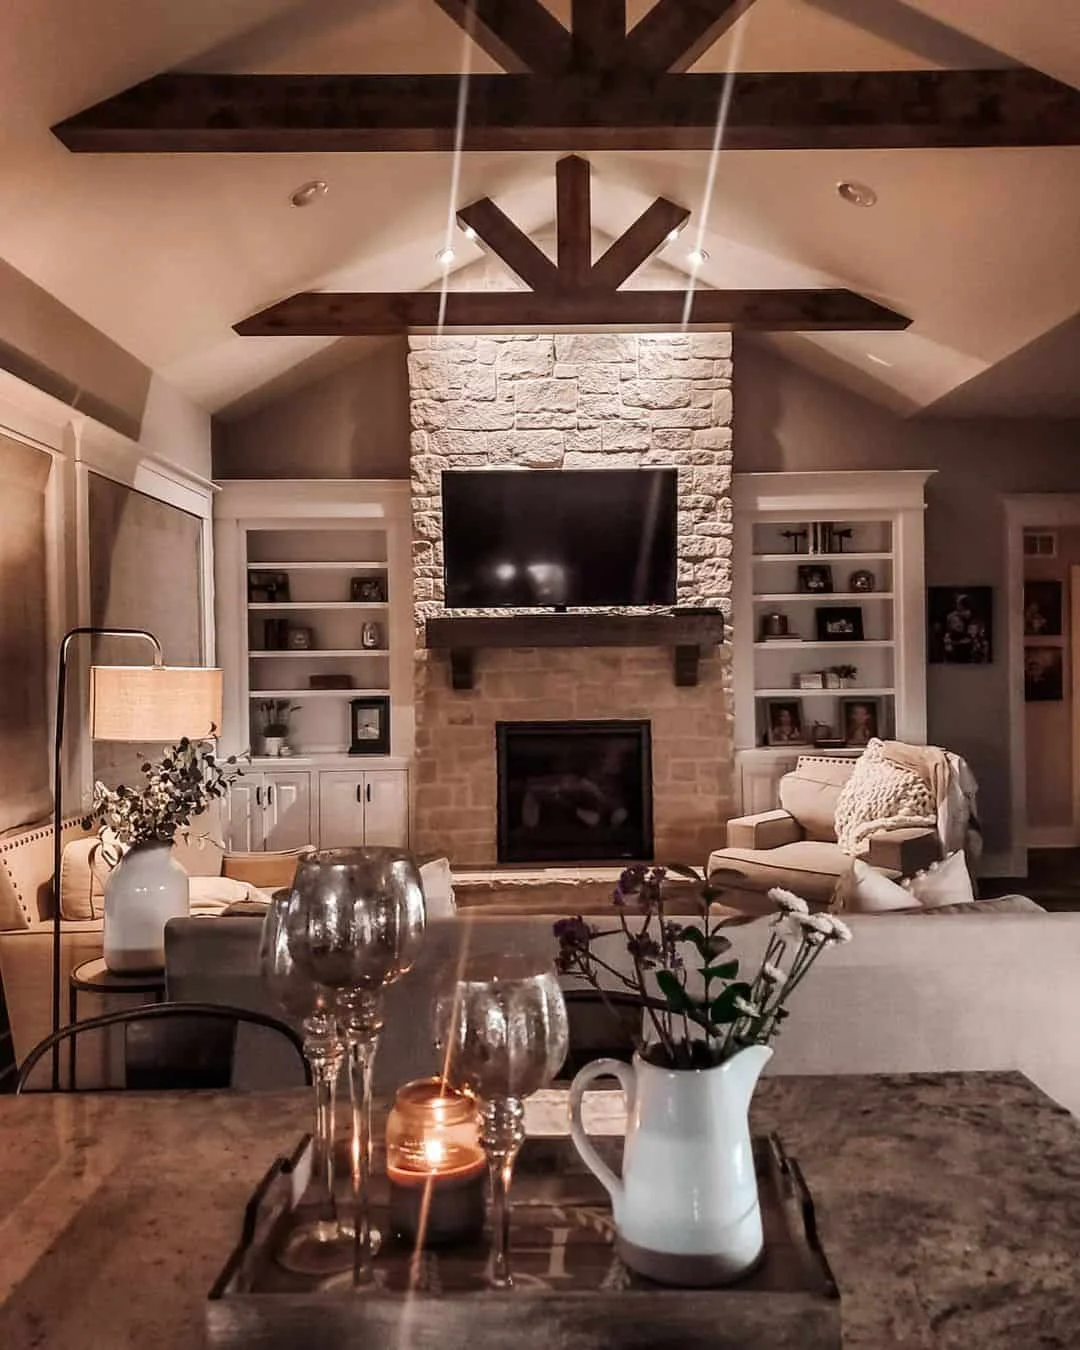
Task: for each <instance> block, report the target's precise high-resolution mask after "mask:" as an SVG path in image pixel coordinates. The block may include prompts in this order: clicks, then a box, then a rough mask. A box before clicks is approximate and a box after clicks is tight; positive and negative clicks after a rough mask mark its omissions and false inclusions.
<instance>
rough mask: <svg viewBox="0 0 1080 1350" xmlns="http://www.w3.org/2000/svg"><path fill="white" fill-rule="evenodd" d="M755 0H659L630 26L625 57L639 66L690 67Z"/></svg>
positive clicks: (627, 60)
mask: <svg viewBox="0 0 1080 1350" xmlns="http://www.w3.org/2000/svg"><path fill="white" fill-rule="evenodd" d="M752 4H753V0H657V3H656V4H655V5H654V6H653V7H652V9H650V10H649V12H648V13H647V14H645V15H643V16H642V18H641V19H640V20H639V21H638V22H637V23H636V24H635V25H634V27H633V28H632V29H631V30H630V34H629V37H628V38H627V41H626V50H625V60H626V62H627V64H628V65H632V66H634V67H636V68H637V69H638V70H655V71H661V70H676V71H678V70H688V69H689V68H690V66H692V65H693V64H694V62H695V61H696V60H697V59H698V58H699V57H700V56H703V55H704V54H705V52H707V51H708V50H709V48H710V47H711V46H712V45H713V43H714V42H716V41H717V39H718V38H721V37H723V35H724V34H725V33H726V32H727V31H728V29H729V28H730V27H731V26H732V25H733V24H734V23H735V21H736V19H738V18H739V17H740V16H741V15H743V14H744V13H745V12H746V11H747V10H748V9H749V8H750V6H751V5H752Z"/></svg>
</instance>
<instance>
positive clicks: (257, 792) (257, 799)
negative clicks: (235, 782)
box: [255, 787, 262, 806]
mask: <svg viewBox="0 0 1080 1350" xmlns="http://www.w3.org/2000/svg"><path fill="white" fill-rule="evenodd" d="M255 805H256V806H262V788H261V787H257V788H256V789H255Z"/></svg>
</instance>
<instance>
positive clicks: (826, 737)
mask: <svg viewBox="0 0 1080 1350" xmlns="http://www.w3.org/2000/svg"><path fill="white" fill-rule="evenodd" d="M811 737H812V739H813V742H814V746H815V748H816V749H818V750H840V749H842V748H843V746H844V739H843V737H842V736H837V734H836V728H835V727H832V726H830V725H829V724H828V723H827V722H815V723H814V725H813V727H812V729H811Z"/></svg>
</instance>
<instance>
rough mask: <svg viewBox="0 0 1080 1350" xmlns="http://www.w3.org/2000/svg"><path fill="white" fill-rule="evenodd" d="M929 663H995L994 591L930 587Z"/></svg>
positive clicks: (971, 587)
mask: <svg viewBox="0 0 1080 1350" xmlns="http://www.w3.org/2000/svg"><path fill="white" fill-rule="evenodd" d="M926 622H927V629H928V632H927V659H928V660H929V661H931V662H933V663H934V664H938V665H942V664H944V665H951V666H986V665H989V664H990V663H991V662H992V661H993V659H994V588H993V587H992V586H928V587H927V591H926Z"/></svg>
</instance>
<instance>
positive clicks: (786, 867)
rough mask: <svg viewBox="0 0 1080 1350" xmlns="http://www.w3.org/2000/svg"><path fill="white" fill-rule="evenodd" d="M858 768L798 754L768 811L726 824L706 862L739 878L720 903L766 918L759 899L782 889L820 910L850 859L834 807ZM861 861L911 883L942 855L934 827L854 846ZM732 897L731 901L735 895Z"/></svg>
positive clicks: (895, 831) (883, 834) (890, 832)
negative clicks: (720, 843) (723, 837)
mask: <svg viewBox="0 0 1080 1350" xmlns="http://www.w3.org/2000/svg"><path fill="white" fill-rule="evenodd" d="M857 762H858V761H857V760H856V759H838V758H829V757H826V756H818V755H802V756H800V758H799V760H798V763H797V764H796V766H795V768H794V770H793V771H792V772H791V773H789V774H785V775H784V777H783V778H782V779H781V780H780V789H779V798H780V805H779V808H778V809H777V810H775V811H764V812H761V813H759V814H758V815H753V816H741V817H739V818H737V819H735V820H730V821H729V822H728V827H727V846H726V847H725V848H722V849H717V850H716V851H715V852H714V853H712V854H711V855H710V856H709V860H708V869H709V871H710V872H714V871H717V870H723V871H725V872H727V873H729V874H730V873H732V872H734V873H737V874H739V875H738V877H737V878H732V879H731V891H732V895H730V896H727V895H725V896H723V897H722V901H723V902H724V903H730V904H732V905H734V906H737V907H738V908H740V909H744V910H750V911H753V912H756V911H757V910H759V909H760V910H761V912H766V911H771V909H772V905H771V903H770V902H769V901H767V900H766V899H765V892H766V891H768V890H769V889H770V888H771V887H773V886H782V887H784V888H785V889H787V890H791V891H794V892H795V893H796V894H798V895H801V896H802V897H803V898H804V899H805V900H807V901H808V902H809V903H810V904H811V905H815V906H818V907H824V906H827V905H828V904H829V903H830V902H831V900H832V898H833V892H834V890H835V889H836V886H837V883H838V882H839V881H840V879H841V877H843V876H844V875H845V873H846V872H847V871H848V869H849V868H850V867H851V865H852V858H853V855H852V854H851V853H849V852H846V851H844V850H843V849H841V847H840V845H839V843H838V842H837V833H836V806H837V801H838V799H839V797H840V792H841V789H842V788H843V787H844V785H845V784H846V783H847V781H848V779H849V778H850V777H851V774H852V772H853V770H854V768H855V765H856V763H857ZM858 856H860V857H861V858H862V859H863V861H865V862H868V863H869V864H870V865H871V866H872V867H876V868H878V869H880V870H881V871H882V872H885V873H886V874H887V875H889V876H891V877H893V878H897V879H899V878H901V877H907V876H912V875H914V874H915V873H916V872H918V871H920V870H921V869H923V868H925V867H929V866H930V865H931V864H932V863H934V862H936V861H938V859H939V858H940V857H941V856H942V847H941V836H940V833H939V831H938V830H937V829H936V828H930V827H917V828H912V827H910V826H903V827H897V828H892V829H884V830H879V831H876V832H874V833H872V834H870V835H869V836H868V837H867V838H866V839H865V840H863V841H862V842H861V845H860V850H859V854H858ZM736 893H737V894H736Z"/></svg>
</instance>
